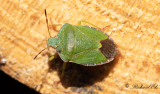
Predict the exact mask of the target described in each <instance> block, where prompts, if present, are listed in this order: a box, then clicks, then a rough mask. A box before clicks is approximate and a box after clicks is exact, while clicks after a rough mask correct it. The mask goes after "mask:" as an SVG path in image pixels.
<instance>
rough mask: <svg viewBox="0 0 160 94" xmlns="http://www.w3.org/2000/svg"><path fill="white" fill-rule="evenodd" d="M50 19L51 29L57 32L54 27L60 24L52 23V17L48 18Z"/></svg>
mask: <svg viewBox="0 0 160 94" xmlns="http://www.w3.org/2000/svg"><path fill="white" fill-rule="evenodd" d="M50 21H51V24H52V29H53V30H55V31H57V32H58V30H57V29H56V27H57V26H62V24H55V23H53V21H52V18H50Z"/></svg>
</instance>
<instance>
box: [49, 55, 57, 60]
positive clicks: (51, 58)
mask: <svg viewBox="0 0 160 94" xmlns="http://www.w3.org/2000/svg"><path fill="white" fill-rule="evenodd" d="M57 56H58V53H55V55H53V56H51V57H49V61H52V60H53V59H54V58H55V57H57Z"/></svg>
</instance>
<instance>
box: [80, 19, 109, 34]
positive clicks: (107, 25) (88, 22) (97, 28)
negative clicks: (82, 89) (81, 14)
mask: <svg viewBox="0 0 160 94" xmlns="http://www.w3.org/2000/svg"><path fill="white" fill-rule="evenodd" d="M82 22H83V23H87V24H89V25H92V26H93V27H95V28H97V29H99V30H102V31H104V30H105V29H106V27H109V26H110V25H107V26H105V27H103V28H100V27H98V26H96V25H94V24H92V23H90V22H88V21H85V20H80V21H78V25H81V24H82Z"/></svg>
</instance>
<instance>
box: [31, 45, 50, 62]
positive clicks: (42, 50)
mask: <svg viewBox="0 0 160 94" xmlns="http://www.w3.org/2000/svg"><path fill="white" fill-rule="evenodd" d="M47 48H48V47H46V48H44V49H43V50H41V51H40V52H39V53H38V54H37V55H36V56H35V57H34V59H36V58H37V56H38V55H40V54H41V53H42V52H43V51H44V50H46V49H47Z"/></svg>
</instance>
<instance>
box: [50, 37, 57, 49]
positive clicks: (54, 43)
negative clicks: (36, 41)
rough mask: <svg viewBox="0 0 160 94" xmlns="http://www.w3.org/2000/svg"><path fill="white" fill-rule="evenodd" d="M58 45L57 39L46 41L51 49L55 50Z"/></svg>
mask: <svg viewBox="0 0 160 94" xmlns="http://www.w3.org/2000/svg"><path fill="white" fill-rule="evenodd" d="M58 43H59V40H58V38H57V37H51V38H49V39H48V41H47V44H48V45H49V46H51V47H53V48H56V47H57V45H58Z"/></svg>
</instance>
